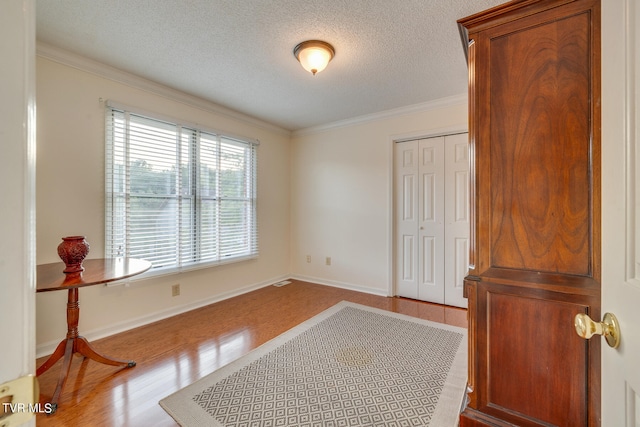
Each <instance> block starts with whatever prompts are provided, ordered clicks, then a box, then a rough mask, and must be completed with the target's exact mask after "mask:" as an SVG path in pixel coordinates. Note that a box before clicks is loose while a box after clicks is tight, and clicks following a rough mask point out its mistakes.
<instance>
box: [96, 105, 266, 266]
mask: <svg viewBox="0 0 640 427" xmlns="http://www.w3.org/2000/svg"><path fill="white" fill-rule="evenodd" d="M105 106H106V108H105V210H104V212H105V257H119V256H123V257H141V258H145V256H136V253H140V251H139V250H138V252H136V246H135V245H132V244H131V242H130V239H131V238H132V237H133V238H136V237H138V238H140V237H141V236H140V235H138V236H132V234H133V233H134V231H132V227H133V228H135V225H132V215H134V214H132V209H131V204H132V199H134V200H135V199H141V198H142V199H143V198H145V197H149V198H151V199H155V200H159V199H163V198H164V199H167V200H175V201H176V202H175V205H176V206H175V207H173V208H171V209H175V210H176V212H177V214H178V217H177V218H176V220H175V224H173V225H172V226H171V227H172V231H171V230H170V231H169V232H168V233H167V234H166V235H163V234H160V235H159V237H162V236H170V237H171V234H172V233H173V236H172V238H171V239H169V240H171V242H172V243H175V247H174V249H169V250H168V251H167V253H169V254H173V255H172V258H171V262H170V263H166V259H165V265H158V264H157V263H154V262H153V259H151V261H152V264H155V265H154V266H152V268H151V270H149V271H148V272H147V273H145V274H144V277H149V276H155V275H167V274H175V273H179V272H182V271H189V270H196V269H201V268H209V267H213V266H216V265H222V264H229V263H235V262H242V261H245V260H249V259H255V258H257V257H258V255H259V248H258V241H259V237H258V218H257V217H258V209H257V170H258V166H257V163H258V153H257V151H258V150H257V147H258V145H259V141H258V140H256V139H249V138H245V137H238V136H236V135H232V134H229V133H225V132H219V131H216V130H212V129H209V128H206V127H203V126H201V125H198V124H192V123H189V122H184V121H181V120H177V119H175V118H170V117H166V116H162V115H159V114H155V113H148V112H145V111H142V110H139V109H136V108H131V107H128V106H125V105H122V104H118V103H115V102H113V101H107V102H106V104H105ZM120 116H121V117H120ZM118 117H119V118H118ZM132 118H134V122H135V123H134V125H136V126H141V124H140V123H142V122H146V123H147V124H151V125H153V124H156V125H157V126H158V129H161V128H166V129H168V130H167V132H169V133H171V132H175V148H174V150H175V156H176V157H175V164H174V165H172V166H173V177H175V182H173V181H172V180H168V181H170V184H168V185H167V190H166V192H164V193H162V192H161V193H159V194H154V195H149V194H145V193H136V192H135V191H134V192H132V188H131V175H132V172H131V171H132V167H133V164H134V162H136V161H139V162H145V161H148V160H149V158H138V159H132V158H131V157H130V156H131V153H132V143H131V138H132V130H131V128H130V126H131V123H132V121H131V119H132ZM117 120H120V125H119V126H117V125H116V121H117ZM203 136H204V139H206V142H207V143H208V145H207V146H206V148H208V149H209V151H212V150H213V151H214V152H215V155H214V157H213V158H214V159H215V161H216V162H217V163H216V166H215V167H213V168H212V167H211V165H209V166H207V167H204V168H203V165H204V164H205V160H202V159H201V155H202V156H205V154H204V150H205V148H203V141H204V139H203ZM185 138H186V139H187V140H188V141H185ZM154 141H155V140H154V139H153V138H151V139H149V140H146V141H143V142H138V148H139V147H140V146H142V147H145V148H150V147H152V146H153V144H152V143H153V142H154ZM145 144H146V145H145ZM150 144H151V145H150ZM185 145H187V146H186V147H185ZM212 147H216V148H215V149H214V148H212ZM230 147H238V150H237V152H235V151H233V152H231V151H229V150H230V149H231V148H230ZM185 148H186V151H185ZM155 149H156V147H154V148H153V150H154V151H153V153H154V154H156V151H155ZM216 150H217V151H216ZM225 150H226V151H225ZM161 152H162V150H157V153H161ZM221 152H223V153H225V155H224V156H223V155H221V154H220V153H221ZM166 153H168V154H167V155H168V156H169V157H170V156H171V153H169V152H168V150H165V154H166ZM185 153H186V154H187V156H188V160H187V161H186V162H185V159H184V157H185V156H184V155H181V154H185ZM225 156H226V157H228V158H231V159H233V160H234V161H235V162H236V163H238V164H241V165H243V166H244V168H242V167H239V166H234V167H232V166H231V165H229V164H227V163H224V161H223V160H222V159H223V158H224V157H225ZM172 160H173V159H172ZM169 164H171V163H169ZM185 165H186V179H185V180H188V181H189V183H188V190H187V192H186V194H183V192H184V191H185V189H184V186H183V174H184V171H183V169H184V168H185ZM225 167H226V168H227V169H225ZM151 169H152V168H151ZM205 169H206V171H205ZM232 169H233V171H231V172H229V171H230V170H232ZM176 171H179V172H176ZM225 172H226V173H227V174H229V175H231V176H232V177H240V178H237V179H238V182H237V183H235V182H233V179H231V182H232V184H231V185H230V186H229V187H228V188H232V189H235V190H236V191H239V194H240V196H235V197H227V195H226V194H223V193H224V191H223V190H222V188H223V185H224V184H221V181H222V179H221V176H224V174H225ZM162 173H164V174H165V175H167V174H170V172H169V171H167V170H164V171H162ZM156 175H157V174H156ZM203 175H206V176H207V177H209V176H210V175H215V179H214V181H215V182H216V188H214V189H212V188H210V187H208V188H204V185H203V182H202V177H203ZM152 182H153V183H154V184H156V185H157V183H158V182H160V181H159V180H158V179H157V178H156V180H153V181H152ZM224 188H225V189H226V188H227V187H224ZM172 191H173V193H172ZM212 191H213V192H214V195H213V196H212V195H211V192H212ZM185 201H190V202H189V203H187V204H188V205H189V208H190V211H191V212H190V213H188V212H187V215H190V218H189V219H187V221H186V222H185V223H183V214H185V212H186V211H188V210H189V209H187V208H185V207H184V206H186V205H184V202H185ZM203 202H204V203H208V204H209V206H210V210H211V211H212V212H213V213H211V212H210V217H211V218H209V220H210V221H209V222H206V221H205V220H204V219H203V215H204V213H203V211H204V208H203ZM212 202H213V207H212V208H211V204H212ZM233 202H236V205H239V206H240V210H239V211H240V212H241V213H240V214H234V216H233V219H234V221H235V220H236V219H237V218H241V219H242V220H241V221H240V222H239V223H236V222H234V223H233V225H232V226H229V225H228V222H225V223H224V224H222V225H221V222H222V221H224V220H225V219H227V220H229V219H230V217H225V216H224V213H223V212H224V209H222V206H224V207H225V208H226V209H230V208H227V206H228V205H230V204H233ZM183 205H184V206H183ZM236 210H238V208H237V206H236ZM149 211H150V210H149V209H147V210H140V211H136V213H140V212H144V215H147V214H148V212H149ZM171 211H172V210H171ZM212 218H213V219H212ZM151 221H156V224H157V222H158V221H159V219H158V218H156V219H152V220H151ZM205 223H206V224H205ZM225 226H226V228H225ZM207 227H209V229H205V228H207ZM157 228H158V226H157V225H156V229H157ZM223 229H225V230H226V229H231V230H232V231H228V230H227V233H226V234H225V232H224V231H222V234H220V233H221V232H220V230H223ZM238 230H239V231H238ZM136 233H137V232H136ZM214 234H215V236H213V235H214ZM185 236H186V237H185ZM203 236H206V242H205V238H204V237H203ZM220 236H226V237H224V238H222V239H221V238H220ZM231 238H235V239H239V240H240V241H242V242H243V243H238V244H237V245H236V246H234V244H233V243H232V244H231V247H234V248H236V251H235V252H233V251H232V252H231V253H230V254H229V253H226V252H224V250H225V246H224V243H225V242H227V240H225V239H231ZM154 241H155V239H154ZM205 243H207V244H208V245H209V246H210V247H213V249H211V248H209V249H208V250H206V251H203V250H202V248H203V245H204V244H205ZM183 245H184V246H183ZM243 245H244V246H243ZM245 246H246V248H244V247H245ZM169 247H170V246H169ZM185 248H190V249H185ZM238 248H239V249H238ZM243 248H244V249H243ZM187 253H188V255H185V254H187ZM203 253H205V256H203ZM212 254H215V255H212ZM150 258H152V257H150Z"/></svg>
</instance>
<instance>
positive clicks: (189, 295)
mask: <svg viewBox="0 0 640 427" xmlns="http://www.w3.org/2000/svg"><path fill="white" fill-rule="evenodd" d="M151 86H153V85H151ZM140 87H145V85H141V86H140ZM36 88H37V90H36V94H37V110H38V116H37V126H38V128H37V135H38V138H37V168H36V174H37V178H36V205H37V223H36V239H37V254H36V257H37V263H38V264H44V263H51V262H60V259H59V258H58V255H57V251H56V248H57V246H58V244H59V243H60V242H61V237H63V236H67V235H85V236H86V238H87V241H88V242H89V244H90V245H91V250H90V253H89V256H88V258H100V257H102V256H103V255H104V103H103V102H100V99H103V100H107V99H112V100H114V101H117V102H119V103H123V104H126V105H130V106H135V107H138V108H141V109H143V110H146V111H151V112H157V113H159V114H161V115H164V116H170V117H176V118H180V119H183V120H187V121H190V122H195V123H200V124H202V125H204V126H207V127H210V128H214V129H219V130H221V131H225V132H230V133H233V134H236V135H240V136H246V137H249V138H256V139H259V140H260V142H261V144H260V147H259V148H258V162H259V164H258V224H259V232H260V242H259V244H260V248H261V250H260V256H259V258H258V259H257V260H250V261H245V262H241V263H235V264H229V265H224V266H219V267H214V268H209V269H203V270H198V271H193V272H189V273H182V274H176V275H171V276H166V277H162V278H152V279H147V280H141V281H136V282H133V283H132V284H131V286H129V287H124V286H118V287H106V286H101V285H100V286H92V287H88V288H83V289H81V290H80V324H79V328H80V332H81V333H82V334H83V335H84V336H86V337H87V338H89V339H95V338H97V337H101V336H105V335H109V334H111V333H114V332H118V331H121V330H125V329H128V328H130V327H132V326H136V325H139V324H143V323H146V322H149V321H152V320H156V319H158V318H162V317H166V316H168V315H170V314H174V313H177V312H180V311H183V310H186V309H189V308H194V307H196V306H199V305H203V304H207V303H210V302H213V301H216V300H219V299H222V298H224V297H228V296H231V295H233V294H236V293H240V292H243V291H246V290H248V289H251V288H255V287H259V286H264V285H267V284H269V283H273V282H275V281H278V280H280V279H282V278H286V277H289V271H290V266H289V259H290V256H289V241H290V239H289V214H290V205H289V182H290V177H289V164H290V159H289V156H290V135H289V133H288V132H286V131H282V130H278V129H275V128H274V127H270V126H261V125H260V124H257V123H256V122H257V121H256V120H250V119H248V120H242V119H240V118H237V117H235V116H228V115H224V114H219V113H215V112H212V111H217V110H215V108H212V109H210V110H208V111H207V110H205V109H203V108H197V107H195V106H193V105H196V104H197V105H202V104H199V103H194V104H193V105H188V104H186V103H184V102H178V101H176V100H175V99H170V98H168V97H167V96H161V95H159V94H158V93H157V92H154V91H149V90H143V89H140V88H136V87H133V86H131V85H127V84H123V83H118V82H116V81H114V80H111V79H108V78H105V77H101V76H98V75H97V74H94V73H91V72H87V71H82V70H80V69H78V68H75V67H71V66H68V65H63V64H61V63H59V62H56V61H52V60H50V59H46V58H43V57H41V56H39V57H37V61H36ZM176 283H180V284H181V295H180V296H178V297H172V296H171V285H173V284H176ZM66 298H67V295H66V292H60V291H57V292H46V293H39V294H38V295H37V298H36V310H37V314H36V317H37V325H36V343H37V352H38V355H43V354H46V353H47V352H51V351H52V350H53V346H55V345H56V344H57V343H58V342H59V341H60V340H61V339H62V338H63V337H64V336H65V333H66V317H65V316H66V309H65V307H66Z"/></svg>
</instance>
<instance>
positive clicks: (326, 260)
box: [324, 256, 331, 265]
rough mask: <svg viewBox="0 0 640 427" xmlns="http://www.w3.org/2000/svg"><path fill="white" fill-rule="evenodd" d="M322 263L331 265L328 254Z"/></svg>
mask: <svg viewBox="0 0 640 427" xmlns="http://www.w3.org/2000/svg"><path fill="white" fill-rule="evenodd" d="M324 263H325V264H326V265H331V257H330V256H328V257H327V258H326V259H325V260H324Z"/></svg>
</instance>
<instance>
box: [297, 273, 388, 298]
mask: <svg viewBox="0 0 640 427" xmlns="http://www.w3.org/2000/svg"><path fill="white" fill-rule="evenodd" d="M290 278H291V279H295V280H301V281H303V282H311V283H317V284H319V285H326V286H332V287H334V288H341V289H348V290H351V291H358V292H362V293H365V294H372V295H379V296H383V297H389V296H392V295H389V293H388V291H387V290H380V289H372V288H368V287H365V286H359V285H354V284H352V283H346V282H338V281H336V280H327V279H321V278H319V277H313V276H304V275H301V274H293V275H291V276H290Z"/></svg>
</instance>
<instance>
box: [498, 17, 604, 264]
mask: <svg viewBox="0 0 640 427" xmlns="http://www.w3.org/2000/svg"><path fill="white" fill-rule="evenodd" d="M589 18H590V16H589V13H588V12H583V13H580V14H577V15H571V16H569V17H566V18H563V19H556V20H553V21H551V22H547V23H544V24H539V23H536V25H533V23H532V25H531V26H530V27H526V28H522V27H521V25H513V29H511V28H509V26H504V28H501V29H500V30H499V31H497V30H496V32H495V33H496V34H493V33H491V32H489V33H488V37H489V38H490V47H489V49H490V62H489V64H490V66H489V69H488V70H487V77H488V79H489V81H490V82H491V90H490V99H491V107H490V108H491V113H490V120H491V124H492V125H491V134H490V142H488V143H489V144H490V149H489V150H488V151H490V160H489V161H490V163H491V165H499V167H491V172H490V173H491V177H490V182H491V184H490V186H491V189H492V190H491V206H490V207H489V209H490V211H491V236H492V246H491V266H493V267H502V268H517V269H527V270H534V271H545V272H560V273H567V274H576V275H590V274H591V269H590V266H591V265H590V249H591V241H590V239H589V238H588V237H589V230H590V227H591V223H592V218H591V216H590V206H591V197H590V194H591V185H590V177H591V174H590V169H591V159H590V149H591V131H590V127H589V123H590V114H591V111H590V110H589V108H587V107H588V106H589V100H590V99H591V93H590V90H591V85H590V82H589V78H590V75H589V65H590V61H591V56H592V52H591V51H590V46H591V44H590V26H589V25H588V23H589ZM523 53H524V58H523ZM523 64H526V66H525V65H523ZM507 76H508V78H507ZM514 101H515V102H514ZM525 168H526V171H525V170H523V169H525Z"/></svg>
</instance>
